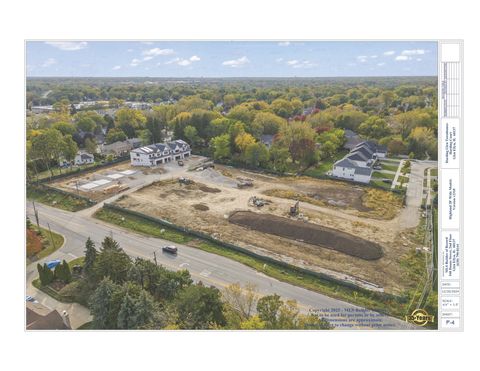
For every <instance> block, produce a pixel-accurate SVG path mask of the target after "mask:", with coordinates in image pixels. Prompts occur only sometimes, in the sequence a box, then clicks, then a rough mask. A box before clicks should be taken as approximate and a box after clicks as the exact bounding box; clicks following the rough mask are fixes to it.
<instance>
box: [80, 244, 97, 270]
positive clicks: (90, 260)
mask: <svg viewBox="0 0 480 371" xmlns="http://www.w3.org/2000/svg"><path fill="white" fill-rule="evenodd" d="M84 252H85V260H84V263H83V269H84V271H85V274H86V275H87V276H88V275H90V273H91V271H92V268H93V266H94V264H95V260H96V258H97V249H96V248H95V243H94V242H93V241H92V240H91V238H90V237H88V238H87V241H86V242H85V251H84Z"/></svg>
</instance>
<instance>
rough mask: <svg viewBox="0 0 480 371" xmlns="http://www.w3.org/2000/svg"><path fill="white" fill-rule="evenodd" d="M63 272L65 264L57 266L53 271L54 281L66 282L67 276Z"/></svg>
mask: <svg viewBox="0 0 480 371" xmlns="http://www.w3.org/2000/svg"><path fill="white" fill-rule="evenodd" d="M63 271H64V269H63V263H61V264H58V265H56V266H55V269H54V270H53V277H54V279H56V280H58V281H62V282H64V278H65V275H64V273H63Z"/></svg>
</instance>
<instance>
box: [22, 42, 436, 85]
mask: <svg viewBox="0 0 480 371" xmlns="http://www.w3.org/2000/svg"><path fill="white" fill-rule="evenodd" d="M26 51H27V58H26V70H27V76H29V77H33V76H62V77H337V76H436V75H437V43H436V42H420V41H408V42H404V41H388V42H385V41H348V42H347V41H27V43H26Z"/></svg>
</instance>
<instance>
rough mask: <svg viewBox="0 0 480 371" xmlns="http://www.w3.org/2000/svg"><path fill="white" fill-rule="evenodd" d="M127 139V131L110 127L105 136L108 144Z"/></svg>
mask: <svg viewBox="0 0 480 371" xmlns="http://www.w3.org/2000/svg"><path fill="white" fill-rule="evenodd" d="M126 139H127V136H126V135H125V133H124V132H123V131H122V130H120V129H110V130H109V131H108V133H107V136H106V137H105V141H106V142H107V144H111V143H115V142H123V141H124V140H126Z"/></svg>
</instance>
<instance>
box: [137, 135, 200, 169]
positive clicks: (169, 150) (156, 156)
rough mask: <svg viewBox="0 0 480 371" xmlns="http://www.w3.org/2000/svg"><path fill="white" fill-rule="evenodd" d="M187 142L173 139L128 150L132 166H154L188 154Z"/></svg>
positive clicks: (189, 152)
mask: <svg viewBox="0 0 480 371" xmlns="http://www.w3.org/2000/svg"><path fill="white" fill-rule="evenodd" d="M190 154H191V150H190V146H189V145H188V143H186V142H184V141H183V140H174V141H171V142H166V143H155V144H151V145H149V146H144V147H140V148H136V149H134V150H132V151H130V163H131V164H132V166H155V165H159V164H164V163H167V162H170V161H175V160H180V159H184V158H185V157H188V156H190Z"/></svg>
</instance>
